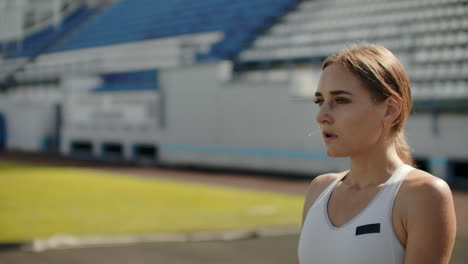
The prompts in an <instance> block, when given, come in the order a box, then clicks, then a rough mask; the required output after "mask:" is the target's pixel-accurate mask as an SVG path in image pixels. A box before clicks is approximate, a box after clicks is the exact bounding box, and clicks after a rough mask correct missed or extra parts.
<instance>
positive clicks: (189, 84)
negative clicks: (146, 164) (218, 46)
mask: <svg viewBox="0 0 468 264" xmlns="http://www.w3.org/2000/svg"><path fill="white" fill-rule="evenodd" d="M221 67H222V66H221V65H220V64H205V65H201V66H200V65H198V66H196V67H183V68H179V69H173V70H163V71H162V72H161V74H160V86H161V87H162V89H163V93H164V99H165V105H166V117H165V119H166V120H167V124H166V127H165V130H164V135H163V142H164V145H162V146H161V150H162V151H161V159H162V161H163V162H170V163H186V164H187V163H188V164H205V165H216V166H233V167H244V168H253V169H262V170H265V169H267V170H281V171H292V172H310V171H327V170H328V171H329V170H341V169H344V168H345V166H346V160H344V159H339V160H331V159H329V158H327V157H326V155H325V154H324V153H323V151H324V147H323V144H322V141H321V136H320V135H319V134H315V135H313V136H311V137H308V136H307V134H309V133H310V132H311V131H316V130H317V128H318V127H317V125H315V123H314V116H315V113H316V111H317V108H316V107H315V105H313V103H312V102H311V100H304V99H299V98H297V96H296V92H297V89H293V88H295V87H293V85H292V84H293V83H294V81H293V80H289V81H288V80H287V81H275V82H250V81H236V80H233V81H228V82H224V81H223V80H222V79H221V78H220V77H218V76H220V75H219V70H220V68H221Z"/></svg>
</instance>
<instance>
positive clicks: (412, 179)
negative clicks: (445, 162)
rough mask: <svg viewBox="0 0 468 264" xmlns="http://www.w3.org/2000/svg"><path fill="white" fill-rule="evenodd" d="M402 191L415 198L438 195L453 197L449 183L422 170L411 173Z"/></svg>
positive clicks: (403, 184) (414, 170)
mask: <svg viewBox="0 0 468 264" xmlns="http://www.w3.org/2000/svg"><path fill="white" fill-rule="evenodd" d="M401 190H402V192H404V193H406V195H408V196H411V197H413V198H415V197H417V196H427V195H436V194H439V195H447V194H450V195H451V191H450V187H449V186H448V184H447V182H445V181H444V180H443V179H441V178H439V177H436V176H434V175H432V174H430V173H428V172H426V171H423V170H420V169H413V170H412V171H410V172H409V174H408V175H407V176H406V178H405V180H404V181H403V183H402V186H401Z"/></svg>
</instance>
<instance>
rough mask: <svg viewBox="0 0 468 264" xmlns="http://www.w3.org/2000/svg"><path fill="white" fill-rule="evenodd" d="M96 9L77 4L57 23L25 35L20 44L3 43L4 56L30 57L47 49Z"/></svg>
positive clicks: (74, 28)
mask: <svg viewBox="0 0 468 264" xmlns="http://www.w3.org/2000/svg"><path fill="white" fill-rule="evenodd" d="M96 11H97V10H96V9H94V8H89V7H87V6H86V5H82V6H79V7H78V8H76V9H75V10H74V11H73V12H71V14H69V15H68V16H67V17H65V18H64V19H63V21H62V23H61V24H59V25H49V26H47V27H46V28H44V29H42V30H40V31H38V32H34V33H32V34H30V35H29V36H27V37H25V38H24V39H23V40H22V42H21V46H20V47H17V46H18V43H17V42H16V41H13V42H8V43H5V44H4V45H5V55H6V56H5V57H6V58H18V57H31V58H34V57H36V56H37V55H39V54H41V53H44V52H46V51H48V49H50V48H51V47H52V46H53V45H56V44H57V43H58V42H60V40H62V39H63V38H64V37H65V36H66V35H67V34H69V33H70V32H71V31H73V30H77V27H78V26H79V25H80V24H81V23H83V22H84V21H86V20H87V19H88V18H89V17H90V16H91V15H93V14H94V13H95V12H96Z"/></svg>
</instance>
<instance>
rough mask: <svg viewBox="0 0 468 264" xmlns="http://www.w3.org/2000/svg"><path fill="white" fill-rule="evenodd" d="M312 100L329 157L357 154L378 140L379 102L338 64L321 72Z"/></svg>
mask: <svg viewBox="0 0 468 264" xmlns="http://www.w3.org/2000/svg"><path fill="white" fill-rule="evenodd" d="M315 102H316V103H317V104H318V106H319V108H320V110H319V112H318V114H317V116H316V121H317V123H318V124H319V125H320V127H321V129H322V131H323V137H324V141H325V145H326V149H327V154H328V155H329V156H330V157H349V156H353V155H359V154H361V153H362V152H366V151H368V150H370V149H371V148H373V147H375V146H376V144H379V142H380V141H381V140H382V132H383V130H382V120H383V117H384V114H385V107H384V106H383V104H378V103H376V102H374V100H373V99H372V97H371V94H370V92H369V91H368V90H367V88H366V87H365V86H364V84H363V83H362V82H361V81H360V80H359V79H358V78H357V77H356V76H354V75H353V74H352V73H351V72H349V71H348V70H346V69H345V68H344V67H343V66H341V65H339V64H331V65H329V66H328V67H327V68H325V70H324V71H323V72H322V75H321V78H320V81H319V85H318V89H317V92H316V94H315Z"/></svg>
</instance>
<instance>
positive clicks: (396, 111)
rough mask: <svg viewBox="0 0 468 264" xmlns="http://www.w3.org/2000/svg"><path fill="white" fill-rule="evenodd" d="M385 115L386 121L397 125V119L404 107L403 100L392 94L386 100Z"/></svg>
mask: <svg viewBox="0 0 468 264" xmlns="http://www.w3.org/2000/svg"><path fill="white" fill-rule="evenodd" d="M385 106H386V109H385V115H384V122H385V123H387V124H390V126H393V125H395V122H396V120H397V119H398V117H400V114H401V109H402V101H401V99H400V98H398V97H396V96H390V97H389V98H387V100H386V102H385Z"/></svg>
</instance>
